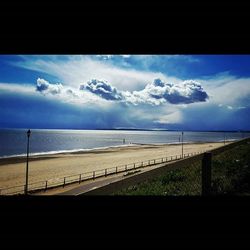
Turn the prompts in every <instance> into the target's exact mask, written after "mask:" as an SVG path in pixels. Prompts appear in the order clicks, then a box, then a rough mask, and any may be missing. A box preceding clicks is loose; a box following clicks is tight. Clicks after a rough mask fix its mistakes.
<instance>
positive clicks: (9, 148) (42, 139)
mask: <svg viewBox="0 0 250 250" xmlns="http://www.w3.org/2000/svg"><path fill="white" fill-rule="evenodd" d="M26 131H27V130H24V129H0V157H1V158H2V157H12V156H17V155H18V156H19V155H25V154H26V150H27V134H26ZM180 136H181V132H176V131H125V130H47V129H34V130H31V136H30V154H31V155H40V154H51V153H59V152H74V151H79V150H80V151H81V150H82V151H87V150H92V149H96V148H107V147H113V146H121V145H123V146H129V145H131V144H134V143H137V144H166V143H179V140H180ZM224 136H225V137H226V140H238V139H241V138H243V137H249V136H250V133H240V132H235V133H233V132H226V133H224V132H189V131H185V132H184V143H188V142H199V141H203V142H219V141H224ZM124 139H125V141H124Z"/></svg>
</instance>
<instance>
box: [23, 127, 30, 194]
mask: <svg viewBox="0 0 250 250" xmlns="http://www.w3.org/2000/svg"><path fill="white" fill-rule="evenodd" d="M30 134H31V131H30V129H29V130H28V131H27V137H28V143H27V163H26V184H25V192H24V194H28V176H29V147H30Z"/></svg>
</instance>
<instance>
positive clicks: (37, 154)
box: [0, 143, 136, 159]
mask: <svg viewBox="0 0 250 250" xmlns="http://www.w3.org/2000/svg"><path fill="white" fill-rule="evenodd" d="M135 145H136V144H132V143H131V144H121V145H114V146H105V147H96V148H77V149H68V150H66V149H65V150H54V151H45V152H36V153H29V156H41V155H54V154H65V153H78V152H79V153H80V152H91V151H95V150H104V149H111V148H121V147H131V146H135ZM26 156H27V154H26V153H24V154H15V155H4V156H0V159H6V158H16V157H26Z"/></svg>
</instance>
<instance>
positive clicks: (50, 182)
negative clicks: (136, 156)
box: [0, 150, 206, 195]
mask: <svg viewBox="0 0 250 250" xmlns="http://www.w3.org/2000/svg"><path fill="white" fill-rule="evenodd" d="M204 152H206V150H202V151H199V152H193V153H186V154H183V158H187V157H192V156H194V155H198V154H202V153H204ZM183 158H182V155H172V156H168V157H162V158H156V159H149V160H145V161H139V162H134V163H129V164H125V165H119V166H116V167H110V168H105V169H99V170H93V171H91V172H84V173H78V174H75V175H68V176H63V177H58V178H52V179H47V180H44V181H37V182H33V183H29V184H28V193H35V192H38V191H44V192H45V191H47V190H48V189H51V188H56V187H65V186H66V185H69V184H73V183H79V184H80V183H81V182H83V181H87V180H91V179H92V180H94V179H96V178H100V177H106V176H109V175H115V174H119V173H123V172H127V171H130V170H134V169H138V168H144V167H150V166H153V165H158V164H161V163H166V162H171V161H176V160H181V159H183ZM24 190H25V185H18V186H12V187H6V188H0V195H16V194H24Z"/></svg>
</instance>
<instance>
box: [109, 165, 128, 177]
mask: <svg viewBox="0 0 250 250" xmlns="http://www.w3.org/2000/svg"><path fill="white" fill-rule="evenodd" d="M126 166H127V165H126ZM106 176H107V169H105V177H106Z"/></svg>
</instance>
